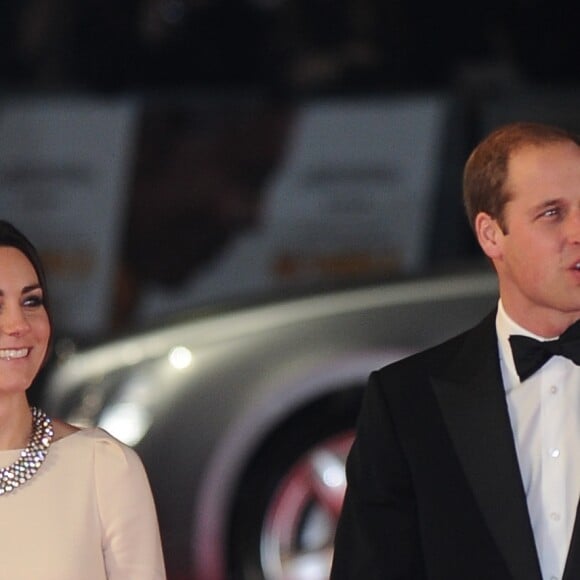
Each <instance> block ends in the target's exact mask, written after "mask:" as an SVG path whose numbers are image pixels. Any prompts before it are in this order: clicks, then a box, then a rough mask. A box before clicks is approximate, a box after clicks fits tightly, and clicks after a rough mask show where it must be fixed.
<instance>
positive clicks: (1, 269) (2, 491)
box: [0, 220, 165, 580]
mask: <svg viewBox="0 0 580 580" xmlns="http://www.w3.org/2000/svg"><path fill="white" fill-rule="evenodd" d="M50 338H51V319H50V315H49V309H48V302H47V288H46V278H45V275H44V271H43V268H42V263H41V260H40V257H39V255H38V253H37V251H36V249H35V248H34V246H33V245H32V244H31V242H30V241H29V240H28V239H27V238H26V237H25V236H24V235H23V234H22V233H21V232H20V231H18V230H17V229H16V228H15V227H14V226H13V225H11V224H10V223H8V222H6V221H3V220H0V521H1V522H2V525H1V526H0V546H1V568H2V573H1V575H2V577H3V578H10V579H11V580H30V579H31V578H42V579H43V580H79V578H82V579H83V580H163V579H164V578H165V571H164V564H163V556H162V551H161V541H160V537H159V528H158V524H157V516H156V512H155V506H154V502H153V497H152V494H151V490H150V487H149V482H148V480H147V475H146V473H145V470H144V468H143V465H142V463H141V461H140V459H139V457H138V456H137V454H136V453H135V451H134V450H132V449H131V448H130V447H128V446H126V445H124V444H122V443H121V442H119V441H117V440H116V439H114V438H113V437H112V436H111V435H109V434H108V433H106V432H105V431H103V430H101V429H98V428H96V429H79V428H77V427H75V426H73V425H70V424H68V423H64V422H62V421H59V420H58V419H53V418H49V417H48V416H47V415H46V414H45V413H44V412H43V411H42V410H40V409H38V408H31V407H30V406H29V402H28V397H27V390H28V388H29V387H30V385H31V384H32V383H33V382H34V380H35V378H36V376H37V375H38V373H39V371H40V369H41V368H42V366H43V365H44V363H45V362H46V358H47V356H48V351H49V344H50Z"/></svg>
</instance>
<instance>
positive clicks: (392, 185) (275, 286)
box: [134, 94, 451, 318]
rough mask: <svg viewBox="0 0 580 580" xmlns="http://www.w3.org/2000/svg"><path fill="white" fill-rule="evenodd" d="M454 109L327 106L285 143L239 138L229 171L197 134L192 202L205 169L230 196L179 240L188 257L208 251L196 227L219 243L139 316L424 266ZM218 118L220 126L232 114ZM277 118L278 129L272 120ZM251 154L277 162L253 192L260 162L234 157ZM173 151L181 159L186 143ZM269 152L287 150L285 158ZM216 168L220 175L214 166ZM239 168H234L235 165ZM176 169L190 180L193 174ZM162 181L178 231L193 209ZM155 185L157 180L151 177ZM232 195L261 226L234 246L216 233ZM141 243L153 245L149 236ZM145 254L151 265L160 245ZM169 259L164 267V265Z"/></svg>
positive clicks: (426, 100) (306, 115)
mask: <svg viewBox="0 0 580 580" xmlns="http://www.w3.org/2000/svg"><path fill="white" fill-rule="evenodd" d="M450 107H451V100H450V99H448V98H447V97H445V96H441V95H432V94H426V95H418V96H401V97H384V98H380V99H364V98H361V99H328V100H324V99H319V100H315V101H312V102H307V103H304V104H301V105H299V106H298V105H297V106H296V107H295V108H294V109H293V110H292V111H291V112H290V113H288V112H286V117H287V119H288V122H287V127H286V131H285V132H284V133H283V136H280V138H281V139H282V140H283V143H281V144H277V145H275V146H274V145H272V144H271V143H272V141H273V140H272V138H271V136H272V134H273V133H274V131H267V130H262V134H263V135H265V136H267V138H266V137H263V138H262V141H267V143H268V146H269V149H268V146H264V144H263V143H262V144H260V143H257V137H256V135H258V134H259V132H257V131H255V130H253V131H252V132H251V134H248V135H246V136H243V137H242V138H240V136H239V135H238V141H237V143H236V144H235V147H232V146H222V149H223V151H224V152H225V153H224V154H222V155H221V157H222V162H221V163H220V164H217V163H213V162H212V160H213V159H214V157H215V155H214V154H213V153H212V154H209V153H208V151H207V150H205V149H204V150H203V151H204V153H203V155H199V146H193V144H194V143H195V142H196V140H197V138H196V136H195V133H196V131H195V130H193V131H192V134H191V135H190V136H189V137H188V139H189V143H190V144H189V146H188V147H187V150H188V151H189V156H190V157H189V159H188V166H189V167H193V168H195V171H196V172H197V177H196V178H195V179H194V180H193V182H191V181H190V190H189V196H190V197H191V196H192V195H193V194H192V192H193V191H199V189H200V188H199V187H196V185H198V184H199V181H200V179H199V175H201V174H208V176H207V178H206V179H203V180H201V181H202V184H203V188H204V189H205V190H207V189H208V188H211V187H215V184H216V183H219V184H221V189H219V188H216V192H215V195H214V197H213V200H214V201H213V204H214V208H215V210H214V211H211V212H210V211H207V212H206V219H205V220H203V223H200V220H197V222H196V221H195V220H194V219H193V217H190V220H189V223H190V225H191V227H190V228H189V231H190V235H189V236H186V235H182V236H181V245H180V251H181V252H182V253H187V252H188V249H187V248H188V247H190V250H189V251H190V252H192V254H193V253H194V252H193V246H195V245H197V246H198V250H199V246H200V241H201V240H200V236H196V234H195V232H196V230H197V231H204V229H207V230H208V232H207V233H206V234H204V239H205V240H208V241H209V240H212V239H213V240H214V246H215V247H214V251H212V252H211V254H212V259H208V260H201V259H200V260H199V263H198V266H197V267H196V268H190V271H189V275H188V277H187V278H186V279H185V280H184V281H183V282H182V283H180V284H179V285H174V286H173V287H168V285H167V284H165V285H163V284H161V283H160V282H158V283H153V284H149V285H147V286H146V287H141V296H140V300H139V313H138V317H139V318H154V317H156V316H158V315H159V314H161V313H163V312H166V311H167V310H175V309H178V308H180V307H187V306H191V305H192V303H194V302H199V301H211V300H215V299H222V298H226V299H227V298H232V297H237V296H244V295H249V294H252V293H259V292H264V291H272V290H280V289H283V288H288V287H291V286H297V285H303V284H311V283H314V284H317V283H321V284H322V283H329V282H330V283H333V282H336V281H340V280H343V281H344V280H354V279H357V278H359V279H360V278H365V277H366V278H369V277H384V276H388V275H392V274H399V273H412V272H416V271H418V270H420V269H421V268H422V267H424V266H425V262H426V260H427V254H428V252H427V250H428V244H429V235H430V231H431V226H432V219H433V213H434V211H433V206H434V204H435V199H434V198H435V194H436V191H435V190H436V188H437V185H438V183H439V177H440V175H439V174H440V172H441V170H442V167H441V160H442V149H443V148H444V143H445V140H446V137H447V134H446V131H447V130H448V113H449V109H450ZM214 114H216V113H215V111H214ZM216 116H217V118H218V119H220V124H223V123H224V121H223V119H224V118H226V117H227V114H224V112H220V113H219V115H216ZM207 117H208V115H206V116H205V118H206V119H207ZM259 117H260V111H259V110H255V111H253V116H252V118H253V119H254V123H253V124H252V127H254V128H255V126H256V122H255V120H256V119H258V118H259ZM262 117H264V115H262ZM268 119H269V120H270V123H271V124H272V123H275V121H272V116H271V115H270V116H269V117H268ZM274 119H275V117H274ZM195 126H196V127H199V123H198V124H197V125H195ZM159 132H160V133H161V131H159ZM181 132H182V133H183V123H182V124H181ZM230 133H231V134H235V131H233V130H230ZM167 134H168V133H167V131H166V132H165V135H166V136H167ZM280 134H281V132H280V131H278V135H280ZM252 148H256V149H257V150H258V151H261V152H262V156H263V158H266V157H267V158H268V159H269V161H270V166H268V167H267V166H262V167H260V168H259V172H261V177H260V180H259V181H260V185H259V187H260V192H259V193H254V194H253V195H252V194H250V193H249V192H251V189H252V187H256V185H255V184H254V183H253V181H256V175H257V173H258V171H257V170H256V167H255V164H254V165H252V164H250V163H248V160H247V159H245V160H244V161H245V162H244V163H239V164H238V162H237V161H236V158H237V157H239V156H240V153H239V152H240V151H241V152H243V153H244V155H245V156H246V158H247V157H251V153H250V152H251V150H252ZM175 150H176V154H175V155H173V156H172V159H173V160H175V159H177V158H178V157H177V156H178V155H179V154H180V152H182V151H183V150H184V146H183V145H181V146H180V147H179V148H177V147H175ZM272 150H276V151H277V152H279V153H278V154H277V156H274V155H273V154H272V153H271V151H272ZM233 151H237V153H233ZM265 151H268V154H267V155H266V154H265V153H264V152H265ZM226 153H227V154H229V157H228V155H226ZM208 159H209V162H208ZM174 164H175V161H174ZM181 164H182V165H186V163H185V162H181ZM218 165H219V167H220V168H221V169H219V170H217V171H216V169H217V166H218ZM232 165H233V166H234V167H235V168H236V170H235V171H231V170H230V169H228V166H229V167H231V166H232ZM238 165H239V166H238ZM264 165H265V164H264ZM212 168H213V170H214V171H213V174H212V175H209V174H210V172H211V171H212ZM174 173H177V171H176V170H174ZM178 173H179V174H180V175H181V176H183V174H184V171H183V170H180V171H179V172H178ZM228 176H229V177H228ZM139 181H140V180H139V178H137V182H139ZM165 182H166V186H167V184H168V183H169V182H172V183H174V184H175V185H174V187H173V188H170V187H166V188H167V189H172V193H171V194H169V195H174V196H175V197H176V202H175V203H179V204H180V206H181V208H182V209H181V211H180V212H179V219H177V217H175V218H173V219H172V220H171V222H172V223H174V224H176V225H175V227H173V228H172V231H173V232H176V231H177V229H178V228H179V227H183V229H184V230H185V229H187V228H186V227H185V226H184V224H183V220H184V218H185V216H186V214H187V204H185V203H184V202H183V200H181V201H177V196H176V194H175V187H180V186H182V185H183V180H182V179H180V180H178V179H176V178H175V177H173V178H172V177H171V176H169V175H167V176H166V177H165ZM146 183H147V184H149V185H151V183H152V182H151V179H150V178H149V179H147V180H146ZM160 187H161V186H160ZM142 190H143V191H144V188H142ZM142 195H143V193H142V194H141V196H142ZM198 195H199V194H198ZM201 195H203V193H202V194H201ZM141 196H139V197H138V198H137V199H139V198H140V197H141ZM234 198H235V199H236V203H237V206H238V207H240V206H241V205H242V204H244V205H245V207H246V208H249V209H246V212H249V211H252V212H253V213H254V219H253V221H254V223H253V225H251V226H249V227H248V226H245V227H239V228H238V229H237V231H236V232H234V231H232V230H230V234H232V235H230V237H229V238H228V240H227V243H225V242H224V241H223V240H222V243H220V244H218V241H217V240H215V239H214V237H212V234H215V232H216V231H219V229H220V225H221V221H223V220H220V217H219V215H220V214H221V215H223V213H224V210H223V208H224V207H231V206H232V205H233V202H232V200H233V199H234ZM220 199H221V201H220ZM250 199H252V200H254V202H253V203H252V204H250V203H249V201H248V200H250ZM152 203H154V202H152ZM148 206H149V203H148V204H146V205H145V207H148ZM167 211H171V209H170V207H165V208H161V207H160V208H159V211H158V213H157V214H156V215H157V216H159V215H161V213H162V212H167ZM174 213H176V212H175V207H174ZM169 219H170V218H169V217H168V218H167V220H168V221H169ZM234 221H235V220H232V219H230V223H232V222H234ZM141 222H142V223H144V222H145V220H144V219H142V220H141ZM179 224H181V225H179ZM233 234H235V235H233ZM139 237H140V239H146V238H151V236H147V235H145V234H144V233H142V234H141V235H140V236H139ZM168 242H169V241H168ZM134 245H135V247H137V246H138V245H137V244H134ZM218 245H219V248H218ZM139 247H143V246H142V244H139ZM164 247H167V246H166V245H165V246H164ZM218 250H219V251H218ZM147 255H148V257H149V266H150V268H151V266H152V264H153V262H152V261H151V258H152V256H154V255H155V250H154V248H151V249H150V251H149V252H148V253H147ZM168 264H169V262H168V261H167V260H165V261H163V266H164V267H165V268H167V267H168ZM183 264H184V263H183ZM183 264H182V265H183ZM150 268H149V269H150ZM175 269H177V267H176V268H175ZM151 276H152V277H153V273H151ZM158 278H159V279H160V278H161V276H160V274H159V275H158Z"/></svg>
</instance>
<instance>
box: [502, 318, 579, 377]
mask: <svg viewBox="0 0 580 580" xmlns="http://www.w3.org/2000/svg"><path fill="white" fill-rule="evenodd" d="M509 341H510V344H511V347H512V354H513V357H514V363H515V365H516V370H517V372H518V375H519V377H520V381H524V380H526V379H527V378H528V377H529V376H531V375H533V374H534V373H535V372H536V371H537V370H538V369H539V368H541V367H542V366H544V364H546V363H547V362H548V361H549V360H550V358H551V357H552V356H554V355H560V356H565V357H566V358H569V359H570V360H571V361H572V362H573V363H574V364H576V365H579V366H580V320H578V321H576V322H575V323H574V324H573V325H572V326H570V327H569V328H568V329H567V330H566V331H565V332H564V333H563V334H562V335H561V336H560V338H558V339H556V340H546V341H543V342H542V341H540V340H536V339H535V338H530V337H529V336H521V335H519V334H512V335H511V336H510V337H509Z"/></svg>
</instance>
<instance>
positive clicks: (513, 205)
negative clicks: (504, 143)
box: [484, 143, 580, 336]
mask: <svg viewBox="0 0 580 580" xmlns="http://www.w3.org/2000/svg"><path fill="white" fill-rule="evenodd" d="M506 188H507V190H508V191H509V192H510V194H511V200H510V201H509V202H508V203H507V205H506V207H505V213H504V217H505V220H504V223H505V225H506V232H505V233H504V232H501V230H499V226H497V223H496V222H494V223H495V225H496V226H497V227H498V231H497V232H496V235H497V237H496V242H497V244H496V247H495V249H494V250H493V252H492V254H494V255H491V256H490V257H491V258H492V260H493V262H494V265H495V267H496V269H497V273H498V277H499V286H500V292H501V296H502V302H503V303H504V306H505V307H506V311H507V312H508V314H509V315H510V316H511V317H512V318H513V319H514V320H515V321H516V322H518V323H519V324H521V325H522V326H524V327H525V328H528V329H529V330H531V331H533V332H536V333H538V334H542V335H544V336H555V335H557V334H560V333H561V332H562V331H563V330H564V329H565V328H567V327H568V326H569V324H571V323H572V322H574V321H575V320H577V319H578V318H580V147H578V146H576V145H574V144H573V143H554V144H550V145H546V146H542V147H535V146H528V147H525V148H523V149H521V150H520V151H518V152H516V153H514V154H513V155H512V157H511V158H510V162H509V170H508V179H507V183H506ZM484 249H485V248H484ZM486 253H488V252H486ZM488 255H489V253H488Z"/></svg>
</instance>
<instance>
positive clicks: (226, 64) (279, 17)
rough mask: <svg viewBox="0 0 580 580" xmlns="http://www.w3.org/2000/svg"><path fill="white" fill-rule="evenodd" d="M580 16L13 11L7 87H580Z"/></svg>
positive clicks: (568, 4) (172, 0)
mask: <svg viewBox="0 0 580 580" xmlns="http://www.w3.org/2000/svg"><path fill="white" fill-rule="evenodd" d="M578 15H579V12H578V3H576V2H573V1H564V2H549V1H546V0H488V1H487V2H464V1H457V0H443V1H439V2H430V1H427V0H421V1H419V0H405V1H401V0H393V1H385V0H253V1H252V0H84V1H83V2H78V1H75V0H3V1H2V2H1V3H0V42H1V43H2V45H1V51H0V75H1V78H2V83H3V86H4V87H5V88H6V87H21V88H30V89H54V88H63V87H66V88H84V89H88V90H96V91H126V90H132V89H154V90H157V89H160V88H169V87H171V88H174V89H175V88H203V89H218V88H221V89H223V88H232V87H238V88H239V87H244V88H249V87H252V88H254V89H256V88H258V89H260V90H264V91H268V92H270V93H272V94H277V95H282V96H285V97H287V96H289V95H297V94H304V93H309V94H311V93H312V92H318V91H333V92H336V91H339V92H345V91H384V90H400V89H404V88H407V89H408V88H420V89H425V88H428V87H434V86H436V87H441V86H448V85H449V84H450V83H456V82H464V81H465V80H466V79H467V78H471V77H473V76H477V75H478V74H479V75H488V74H489V72H490V70H491V69H493V70H495V72H496V74H497V75H498V76H497V77H496V78H497V79H499V78H500V76H501V78H504V79H505V78H506V75H507V76H508V77H509V78H510V80H512V81H516V80H520V81H524V82H528V83H549V84H554V83H576V82H577V81H578V78H577V75H578V60H577V58H578V57H577V48H578V30H577V26H578Z"/></svg>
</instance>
